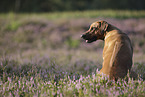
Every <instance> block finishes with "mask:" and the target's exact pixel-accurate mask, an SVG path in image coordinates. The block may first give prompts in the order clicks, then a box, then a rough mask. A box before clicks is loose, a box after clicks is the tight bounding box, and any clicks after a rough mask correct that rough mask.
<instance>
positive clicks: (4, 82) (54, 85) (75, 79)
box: [0, 58, 145, 97]
mask: <svg viewBox="0 0 145 97" xmlns="http://www.w3.org/2000/svg"><path fill="white" fill-rule="evenodd" d="M39 59H40V58H39ZM40 64H41V65H40ZM80 64H83V63H82V62H81V63H80ZM85 64H86V63H84V64H83V66H81V65H79V64H77V65H79V66H81V68H80V69H79V67H78V66H77V67H76V66H75V64H74V67H75V69H73V70H72V68H73V67H72V66H71V67H70V66H69V65H68V66H61V65H60V64H56V63H55V61H53V59H49V58H42V60H40V61H39V62H37V63H35V60H34V62H25V63H23V64H22V63H21V64H19V63H18V62H16V61H15V60H8V59H4V60H1V68H0V72H1V73H0V74H2V75H1V80H0V88H1V90H0V96H23V97H32V96H40V97H42V96H50V97H54V96H65V97H67V96H69V97H70V96H71V97H72V96H79V97H84V96H85V97H88V96H89V97H90V96H114V97H117V96H123V97H126V96H141V97H142V96H145V93H144V90H145V81H142V80H141V79H138V80H132V79H131V78H129V79H128V81H125V79H124V80H121V79H120V80H118V81H117V82H114V81H111V80H109V79H108V77H105V76H101V75H100V74H99V71H98V69H97V67H95V68H96V69H94V67H91V68H90V70H89V68H86V67H87V65H89V64H86V65H85ZM64 68H65V69H64ZM138 68H140V66H139V67H138ZM82 69H83V70H82ZM71 70H72V71H71ZM85 70H86V72H85Z"/></svg>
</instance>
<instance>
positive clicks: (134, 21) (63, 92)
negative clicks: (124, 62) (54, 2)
mask: <svg viewBox="0 0 145 97" xmlns="http://www.w3.org/2000/svg"><path fill="white" fill-rule="evenodd" d="M144 17H145V11H121V10H120V11H117V10H116V11H113V10H94V11H81V12H80V11H76V12H62V13H60V12H54V13H41V14H35V13H33V14H15V13H7V14H0V21H1V22H0V96H6V97H7V96H21V97H32V96H51V97H53V96H65V97H66V96H80V97H84V96H85V97H90V96H122V97H126V96H143V97H144V96H145V93H144V90H145V81H143V80H142V79H138V80H132V79H130V78H129V77H128V81H125V80H118V81H117V82H114V81H110V80H109V79H108V78H107V77H102V76H100V75H99V74H98V70H100V69H101V67H102V66H101V64H102V49H103V41H97V42H94V43H92V44H87V43H85V41H84V40H82V39H81V38H80V35H81V34H82V33H84V32H85V31H86V30H87V29H88V28H89V25H90V24H91V23H92V22H94V21H96V20H100V19H101V20H106V21H107V22H109V23H111V24H112V25H115V26H117V27H118V28H120V29H121V30H122V31H124V32H125V33H127V34H128V36H129V37H130V39H131V42H132V44H133V48H134V65H133V67H132V69H133V70H134V71H135V72H137V73H138V74H139V76H141V77H142V78H143V79H145V73H144V71H145V60H144V59H145V50H144V48H145V44H144V39H145V34H144V27H145V22H144V21H145V19H144Z"/></svg>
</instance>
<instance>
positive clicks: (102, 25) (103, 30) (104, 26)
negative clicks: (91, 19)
mask: <svg viewBox="0 0 145 97" xmlns="http://www.w3.org/2000/svg"><path fill="white" fill-rule="evenodd" d="M100 24H101V26H100V28H101V34H104V32H106V30H107V28H108V23H107V22H105V21H101V23H100Z"/></svg>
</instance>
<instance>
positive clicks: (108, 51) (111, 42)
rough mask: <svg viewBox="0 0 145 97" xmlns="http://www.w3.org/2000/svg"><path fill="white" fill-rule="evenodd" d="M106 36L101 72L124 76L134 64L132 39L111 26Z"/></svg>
mask: <svg viewBox="0 0 145 97" xmlns="http://www.w3.org/2000/svg"><path fill="white" fill-rule="evenodd" d="M110 27H111V29H112V30H110V31H109V32H108V33H107V34H106V36H105V39H104V40H105V45H104V50H103V60H104V62H103V67H102V69H101V72H102V73H104V74H107V75H109V76H110V78H123V77H125V76H126V74H127V72H128V70H130V69H131V66H132V54H133V49H132V46H131V42H130V39H129V38H128V36H127V35H126V34H125V33H122V32H121V31H120V30H119V29H117V28H115V27H113V26H111V25H110Z"/></svg>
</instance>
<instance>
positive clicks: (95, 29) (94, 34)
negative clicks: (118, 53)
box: [81, 21, 108, 43]
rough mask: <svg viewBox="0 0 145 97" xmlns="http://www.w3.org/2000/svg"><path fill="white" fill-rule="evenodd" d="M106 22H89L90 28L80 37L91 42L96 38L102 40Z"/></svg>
mask: <svg viewBox="0 0 145 97" xmlns="http://www.w3.org/2000/svg"><path fill="white" fill-rule="evenodd" d="M107 27H108V23H107V22H105V21H98V22H94V23H92V24H91V26H90V29H89V30H88V31H86V32H85V33H84V34H83V35H81V38H83V39H85V40H86V42H87V43H91V42H93V41H96V40H98V39H102V40H104V38H105V33H106V30H107Z"/></svg>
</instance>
